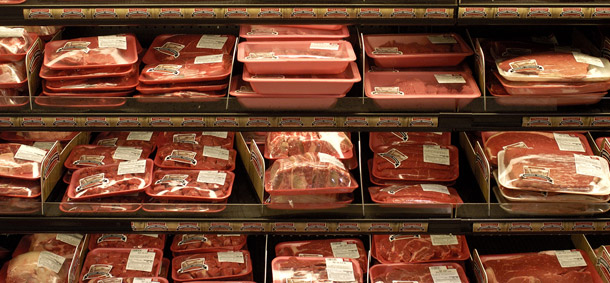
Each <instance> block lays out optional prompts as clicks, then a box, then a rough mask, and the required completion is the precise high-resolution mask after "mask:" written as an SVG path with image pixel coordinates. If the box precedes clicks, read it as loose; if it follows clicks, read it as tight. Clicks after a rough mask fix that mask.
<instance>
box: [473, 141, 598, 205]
mask: <svg viewBox="0 0 610 283" xmlns="http://www.w3.org/2000/svg"><path fill="white" fill-rule="evenodd" d="M481 138H482V140H483V145H484V148H485V154H486V155H487V158H488V159H489V161H490V164H492V165H493V166H497V167H498V176H497V177H498V178H497V181H498V187H499V188H498V190H497V192H496V196H497V198H498V201H499V202H501V203H526V205H520V206H518V205H517V206H514V208H515V209H511V210H510V211H511V212H515V213H524V214H528V213H531V214H547V215H552V214H554V215H574V214H593V213H600V212H604V211H605V210H607V208H606V205H603V206H600V205H599V203H606V202H608V200H609V199H610V181H609V180H608V178H609V174H610V172H609V171H608V162H607V161H606V160H605V159H603V158H602V157H599V156H594V155H593V153H592V151H591V147H590V146H589V143H588V142H587V139H586V137H585V136H584V135H582V134H578V133H552V132H482V133H481ZM545 203H547V204H545ZM548 203H551V204H548ZM558 203H561V205H557V204H558ZM596 204H598V205H596ZM602 207H603V208H604V209H603V210H600V209H601V208H602Z"/></svg>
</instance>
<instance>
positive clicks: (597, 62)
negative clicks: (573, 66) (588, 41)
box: [572, 52, 604, 68]
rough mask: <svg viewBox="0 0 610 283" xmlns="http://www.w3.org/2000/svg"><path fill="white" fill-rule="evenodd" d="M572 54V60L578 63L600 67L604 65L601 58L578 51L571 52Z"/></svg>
mask: <svg viewBox="0 0 610 283" xmlns="http://www.w3.org/2000/svg"><path fill="white" fill-rule="evenodd" d="M572 55H574V60H576V62H578V63H585V64H589V65H593V66H596V67H600V68H603V67H604V61H602V59H601V58H597V57H594V56H591V55H587V54H583V53H580V52H572Z"/></svg>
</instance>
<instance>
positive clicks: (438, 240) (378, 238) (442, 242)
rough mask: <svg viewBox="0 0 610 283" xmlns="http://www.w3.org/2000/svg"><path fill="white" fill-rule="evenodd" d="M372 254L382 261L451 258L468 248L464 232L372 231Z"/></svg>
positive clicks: (457, 257) (462, 254)
mask: <svg viewBox="0 0 610 283" xmlns="http://www.w3.org/2000/svg"><path fill="white" fill-rule="evenodd" d="M371 256H373V257H374V258H375V259H377V260H378V261H379V262H381V263H384V264H385V263H423V262H440V261H451V262H454V261H464V260H467V259H468V258H469V257H470V251H469V250H468V244H467V243H466V237H464V235H374V236H373V246H372V247H371Z"/></svg>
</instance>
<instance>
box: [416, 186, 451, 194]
mask: <svg viewBox="0 0 610 283" xmlns="http://www.w3.org/2000/svg"><path fill="white" fill-rule="evenodd" d="M420 186H421V188H422V190H423V191H425V192H437V193H441V194H446V195H449V194H451V193H449V189H448V188H447V186H443V185H438V184H421V185H420Z"/></svg>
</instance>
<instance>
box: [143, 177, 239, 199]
mask: <svg viewBox="0 0 610 283" xmlns="http://www.w3.org/2000/svg"><path fill="white" fill-rule="evenodd" d="M234 180H235V174H233V172H225V171H214V170H206V171H198V170H157V171H155V172H154V174H153V184H152V185H151V186H150V187H148V188H146V194H147V195H149V196H151V197H154V198H157V199H171V200H188V201H195V200H198V201H202V202H209V201H213V202H222V201H226V200H227V199H228V198H229V196H231V191H232V189H233V181H234Z"/></svg>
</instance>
